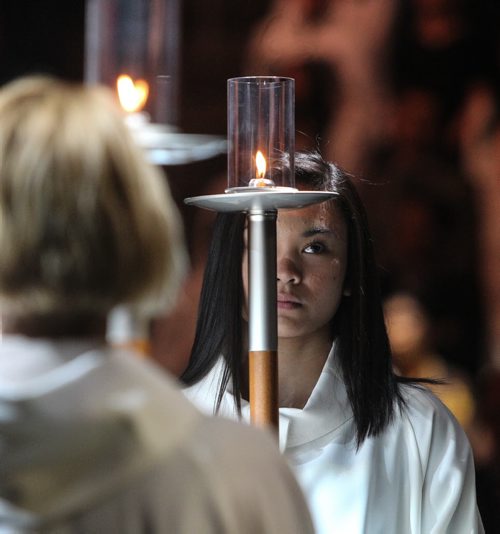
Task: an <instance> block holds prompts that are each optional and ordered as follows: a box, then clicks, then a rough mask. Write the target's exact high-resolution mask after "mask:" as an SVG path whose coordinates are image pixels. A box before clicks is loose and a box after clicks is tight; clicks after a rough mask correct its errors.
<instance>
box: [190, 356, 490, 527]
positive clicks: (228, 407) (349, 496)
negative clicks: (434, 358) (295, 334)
mask: <svg viewBox="0 0 500 534" xmlns="http://www.w3.org/2000/svg"><path fill="white" fill-rule="evenodd" d="M222 369H223V361H222V358H221V359H220V360H219V361H218V363H217V364H216V366H215V367H214V368H213V369H212V370H211V372H210V373H209V374H208V375H207V376H206V377H205V378H204V379H203V380H201V381H200V382H199V383H197V384H195V385H194V386H192V387H190V388H187V389H186V390H185V393H186V395H187V396H188V398H190V399H191V400H192V401H193V402H195V403H196V404H197V405H198V406H199V407H200V408H201V409H202V410H204V411H206V412H207V413H213V410H214V401H215V398H216V392H217V389H218V384H219V381H220V378H221V373H222ZM402 392H403V396H404V399H405V400H406V407H405V408H403V409H402V411H401V412H399V411H398V413H397V415H396V417H395V418H394V420H393V422H392V423H391V424H390V425H389V426H388V427H387V429H386V430H385V431H384V432H383V433H382V434H380V435H379V436H377V437H371V438H367V439H366V440H365V441H364V442H363V443H362V445H361V446H360V448H359V450H357V449H356V444H355V425H354V420H353V415H352V410H351V408H350V405H349V402H348V399H347V393H346V389H345V386H344V383H343V381H342V379H341V373H340V370H339V369H338V366H337V365H336V363H335V358H334V355H333V350H332V351H331V353H330V355H329V356H328V359H327V362H326V364H325V366H324V368H323V371H322V373H321V375H320V378H319V380H318V382H317V384H316V386H315V388H314V389H313V391H312V393H311V396H310V398H309V400H308V401H307V403H306V405H305V407H304V409H295V408H280V415H279V421H280V445H281V449H282V451H283V452H284V453H285V455H286V456H287V458H288V460H289V462H290V464H291V465H292V467H293V468H294V470H295V473H296V475H297V478H298V480H299V482H300V483H301V486H302V489H303V490H304V493H305V495H306V498H307V500H308V503H309V506H310V510H311V512H312V515H313V521H314V523H315V526H316V531H317V533H318V534H330V533H336V532H340V533H348V534H361V533H363V534H444V533H449V534H475V533H482V532H483V527H482V523H481V519H480V516H479V512H478V509H477V504H476V490H475V472H474V464H473V458H472V453H471V449H470V446H469V442H468V440H467V437H466V436H465V434H464V432H463V430H462V429H461V427H460V426H459V425H458V423H457V422H456V420H455V419H454V418H453V416H452V415H451V414H450V412H449V411H448V410H447V409H446V408H445V406H444V405H443V404H442V403H441V402H440V401H439V400H438V399H436V397H434V396H433V395H432V394H431V393H430V392H428V391H426V390H424V389H423V388H416V387H409V386H403V388H402ZM249 414H250V408H249V404H248V402H246V401H245V400H244V399H242V418H243V420H245V421H248V420H249ZM220 415H222V416H226V417H229V418H237V417H238V416H237V413H236V409H235V407H234V396H233V394H232V392H231V390H230V388H229V389H228V390H227V391H226V393H225V395H224V398H223V402H222V405H221V410H220Z"/></svg>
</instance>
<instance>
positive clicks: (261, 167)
mask: <svg viewBox="0 0 500 534" xmlns="http://www.w3.org/2000/svg"><path fill="white" fill-rule="evenodd" d="M255 165H256V167H257V178H264V177H265V176H266V169H267V163H266V158H265V157H264V154H262V152H261V151H260V150H257V154H255Z"/></svg>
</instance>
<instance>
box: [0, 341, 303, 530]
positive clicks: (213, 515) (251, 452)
mask: <svg viewBox="0 0 500 534" xmlns="http://www.w3.org/2000/svg"><path fill="white" fill-rule="evenodd" d="M0 532H1V533H2V534H5V533H25V532H37V533H38V532H51V533H52V532H53V533H57V534H66V533H72V532H78V533H89V534H94V533H101V532H102V533H106V534H114V533H116V534H138V533H141V532H154V533H159V534H161V533H170V532H171V533H175V534H195V533H196V534H198V533H199V534H205V533H207V534H219V533H231V534H233V533H234V534H241V533H245V534H255V533H257V532H259V533H260V532H264V533H268V534H271V533H272V534H275V533H285V532H286V533H289V532H292V533H295V534H303V533H304V532H305V533H312V524H311V521H310V517H309V513H308V511H307V507H306V504H305V501H304V499H303V496H302V493H301V492H300V489H299V487H298V485H297V484H296V482H295V479H294V477H293V475H292V473H291V472H290V470H289V468H288V467H287V465H286V462H285V461H284V460H283V459H282V457H281V455H280V454H279V451H278V448H277V446H276V445H275V443H274V442H273V440H272V439H271V438H270V437H269V436H267V435H265V434H264V433H263V432H257V431H256V430H254V429H251V428H249V427H248V426H247V425H237V424H235V423H232V422H230V421H224V420H223V419H215V418H208V417H205V416H203V415H202V414H201V413H200V412H198V410H196V409H195V408H194V407H193V406H192V405H191V404H190V403H189V402H188V401H187V400H186V399H185V397H184V396H183V395H182V393H181V392H180V389H179V387H178V385H177V383H176V382H174V381H173V380H171V379H169V378H168V377H167V376H166V375H165V373H164V372H163V371H162V370H161V369H159V368H158V367H156V366H155V365H153V364H152V363H151V362H147V361H145V360H141V359H140V358H139V357H138V356H137V355H132V354H130V353H126V352H124V351H118V350H112V349H109V348H106V347H99V346H96V345H93V344H91V343H81V342H75V341H70V342H65V341H59V342H51V341H48V340H45V341H44V340H29V339H26V338H22V337H16V336H7V337H5V338H4V339H3V343H0Z"/></svg>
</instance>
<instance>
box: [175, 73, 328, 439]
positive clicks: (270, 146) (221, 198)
mask: <svg viewBox="0 0 500 534" xmlns="http://www.w3.org/2000/svg"><path fill="white" fill-rule="evenodd" d="M294 97H295V95H294V80H293V79H291V78H282V77H275V76H265V77H263V76H256V77H242V78H232V79H230V80H228V187H227V189H226V190H225V192H224V193H222V194H218V195H205V196H198V197H192V198H188V199H185V203H186V204H189V205H194V206H198V207H201V208H205V209H210V210H215V211H218V212H244V213H246V214H247V219H248V286H249V288H248V327H249V331H248V334H249V335H248V342H249V347H248V350H249V354H248V360H249V395H250V414H251V420H252V422H253V423H254V424H255V425H257V426H261V427H274V428H276V429H277V428H278V426H279V425H278V408H279V405H278V352H277V350H278V346H277V345H278V332H277V330H278V328H277V284H276V278H277V276H276V220H277V215H278V210H279V209H284V208H288V209H290V208H301V207H305V206H309V205H311V204H316V203H319V202H323V201H325V200H328V199H330V198H332V197H333V196H334V194H333V193H330V192H323V191H298V190H297V189H296V188H295V175H294V148H295V120H294Z"/></svg>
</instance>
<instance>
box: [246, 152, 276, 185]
mask: <svg viewBox="0 0 500 534" xmlns="http://www.w3.org/2000/svg"><path fill="white" fill-rule="evenodd" d="M255 168H256V173H255V174H256V178H252V179H251V180H250V182H249V183H248V186H249V187H274V182H273V181H272V180H269V179H268V178H266V171H267V161H266V158H265V157H264V154H262V152H261V151H260V150H257V153H256V154H255Z"/></svg>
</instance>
